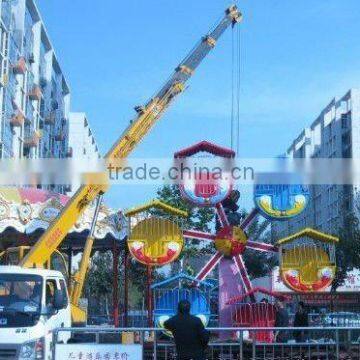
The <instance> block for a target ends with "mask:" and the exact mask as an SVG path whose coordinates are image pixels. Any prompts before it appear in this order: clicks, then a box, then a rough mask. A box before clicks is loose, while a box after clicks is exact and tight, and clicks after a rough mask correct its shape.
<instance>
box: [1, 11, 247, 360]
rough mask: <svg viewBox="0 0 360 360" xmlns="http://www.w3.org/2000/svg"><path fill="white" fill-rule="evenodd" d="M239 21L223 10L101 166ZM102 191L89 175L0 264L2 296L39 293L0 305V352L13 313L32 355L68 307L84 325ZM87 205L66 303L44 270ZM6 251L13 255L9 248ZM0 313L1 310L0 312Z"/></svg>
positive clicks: (60, 283)
mask: <svg viewBox="0 0 360 360" xmlns="http://www.w3.org/2000/svg"><path fill="white" fill-rule="evenodd" d="M241 19H242V14H241V13H240V12H239V10H238V9H237V7H236V6H235V5H232V6H230V7H229V8H227V9H226V11H225V15H224V17H223V18H222V19H221V21H220V22H219V23H218V24H217V25H216V26H215V28H214V29H213V30H211V31H210V32H209V33H208V34H207V35H206V36H204V37H202V39H201V41H200V42H199V43H198V44H197V45H196V46H195V48H194V49H193V50H192V51H191V52H190V53H189V54H188V55H187V56H186V57H185V58H184V60H183V61H181V63H180V64H179V66H178V67H176V69H175V71H174V73H173V74H172V75H171V77H170V79H169V80H168V81H167V82H166V83H165V85H164V86H163V87H162V88H161V89H160V90H159V91H158V92H157V93H156V94H155V96H153V97H152V98H151V99H150V100H149V101H148V102H147V103H146V104H145V105H143V106H137V107H135V110H136V112H137V117H136V118H135V119H134V120H132V121H131V122H130V124H129V126H128V127H127V129H126V130H125V131H124V132H123V134H122V135H121V136H120V138H119V139H118V140H117V141H116V142H115V144H114V145H113V146H112V147H111V149H110V150H109V151H108V152H107V154H106V155H105V161H106V163H107V164H111V163H116V162H117V161H121V159H124V158H126V157H127V156H128V155H129V154H130V153H131V151H132V150H133V149H134V148H135V146H136V145H137V144H138V143H139V142H140V141H141V140H142V138H143V137H144V136H145V135H146V134H147V133H148V132H149V131H150V129H151V128H152V126H153V125H154V124H155V123H156V121H157V120H158V119H159V118H160V117H161V116H162V115H163V114H164V112H165V111H166V109H167V108H168V107H169V106H170V104H171V103H172V102H173V101H174V99H175V98H176V97H177V95H179V94H181V93H182V92H183V91H184V90H185V84H186V82H187V81H188V80H189V79H190V77H191V76H192V75H193V73H194V71H195V70H196V68H197V67H198V66H199V64H200V63H201V62H202V60H203V59H204V58H205V57H206V56H207V55H208V53H209V52H210V51H211V50H212V49H213V48H214V47H215V45H216V42H217V40H218V39H219V38H220V36H221V35H222V34H223V33H224V31H225V30H226V29H227V28H228V27H229V26H231V25H235V24H236V23H238V22H240V21H241ZM108 188H109V184H108V182H107V181H106V174H89V176H88V178H87V181H86V182H85V184H84V185H82V186H80V188H79V189H78V191H77V192H76V193H75V195H74V196H73V197H72V198H71V199H70V200H69V201H68V203H67V204H66V206H65V207H64V208H63V209H62V211H61V212H60V214H59V215H58V216H57V218H56V219H55V220H54V221H53V223H52V224H51V225H50V226H49V228H48V229H47V230H46V231H45V233H44V234H43V235H42V236H41V237H40V238H39V240H38V241H37V242H36V243H35V245H34V246H33V247H31V248H29V249H27V251H24V248H22V249H20V250H19V252H18V259H19V264H18V266H12V265H7V266H0V287H1V286H2V284H5V283H6V284H7V285H8V286H7V287H6V289H5V290H3V293H5V294H6V293H7V292H11V291H13V290H14V288H15V285H16V284H17V285H19V284H20V285H21V286H22V287H23V288H24V287H25V288H26V286H25V285H26V284H28V283H32V284H33V288H34V289H35V287H37V286H38V285H40V286H42V287H43V289H42V290H41V291H40V300H39V303H38V304H37V305H36V304H33V303H32V302H31V304H27V305H26V306H25V307H24V308H22V309H20V310H16V309H15V310H14V309H12V308H11V306H4V307H1V304H0V349H1V347H2V346H1V345H2V344H3V343H5V344H6V343H7V342H8V341H9V338H11V341H15V338H16V334H15V327H16V328H18V327H19V326H20V325H12V323H14V319H15V317H16V316H15V315H16V314H18V315H19V314H21V316H23V315H24V314H25V320H26V324H27V325H25V326H26V327H29V328H30V326H32V327H33V328H32V329H31V333H32V335H31V337H30V338H26V339H27V341H28V342H27V343H26V344H27V345H26V346H27V349H29V348H31V346H33V350H34V351H37V350H36V349H37V347H39V349H40V350H41V351H43V352H44V353H47V351H48V350H47V348H48V346H47V342H48V340H47V339H46V336H45V338H44V334H48V333H49V331H51V328H54V327H58V326H69V325H70V304H71V318H72V322H73V323H80V322H84V321H85V317H86V316H85V313H84V312H83V310H82V309H80V307H79V306H78V303H79V299H80V296H81V292H82V288H83V285H84V281H85V276H86V272H87V269H88V264H89V260H90V255H91V250H92V245H93V241H94V230H95V225H96V220H97V215H98V213H99V208H100V204H101V201H102V197H103V194H104V193H105V192H106V191H107V190H108ZM93 201H96V207H95V213H94V217H93V221H92V224H91V229H90V233H89V236H88V238H87V240H86V243H85V246H84V252H83V255H82V259H81V262H80V266H79V270H78V272H77V273H76V274H75V276H74V279H73V285H72V286H71V289H70V291H69V293H70V303H69V301H68V299H67V291H66V288H65V286H66V285H65V284H66V282H65V279H64V276H63V275H62V274H61V273H60V272H58V271H54V270H49V269H46V267H47V265H46V264H49V263H50V261H49V260H50V259H51V257H52V256H54V254H58V250H57V248H58V247H59V245H60V244H61V242H62V241H63V240H64V238H65V237H66V235H67V234H68V232H69V230H70V229H71V228H72V226H73V225H74V224H75V222H76V220H77V219H78V218H79V216H80V215H81V214H82V213H83V211H84V209H85V207H86V206H88V205H89V204H90V203H92V202H93ZM11 251H14V249H12V250H11ZM15 251H16V250H15ZM6 255H7V254H6V252H5V253H4V254H3V255H2V256H3V258H4V259H6V258H9V256H6ZM27 279H28V280H27ZM49 281H50V287H51V286H53V290H52V294H53V300H54V301H53V308H54V309H55V310H56V311H55V312H53V313H51V314H50V316H49V314H48V315H46V314H42V312H41V310H40V309H42V308H46V306H47V304H46V297H47V294H46V292H47V291H48V290H49V292H50V293H51V289H49V288H48V286H47V285H49ZM51 281H52V283H51ZM51 284H52V285H51ZM21 286H20V287H21ZM34 289H33V290H34ZM0 294H1V289H0ZM29 301H30V300H29ZM31 301H32V300H31ZM1 309H2V310H3V311H1ZM10 309H11V310H10ZM26 309H28V310H26ZM26 313H29V314H30V315H29V314H28V315H29V316H27V315H26ZM5 315H6V317H5ZM19 316H20V315H19ZM41 317H44V319H43V320H42V321H39V319H40V318H41ZM56 317H57V318H58V320H57V321H55V320H54V318H56ZM1 321H3V322H4V323H6V327H7V329H6V330H7V333H6V334H5V333H4V334H3V333H2V332H3V330H4V329H2V326H1V324H2V323H1ZM11 327H12V328H13V330H14V331H13V335H14V337H15V338H12V335H10V334H9V328H11ZM29 330H30V329H29ZM36 334H37V335H36ZM41 334H42V335H41ZM28 335H29V334H28ZM39 338H41V339H42V340H41V341H42V345H41V344H40V342H39V341H38V340H39ZM34 339H35V340H34ZM49 341H50V340H49ZM23 342H24V336H22V337H19V343H23ZM29 344H30V345H29ZM39 344H40V345H39ZM24 346H25V345H23V344H21V346H20V345H19V349H20V350H19V351H20V352H21V351H22V348H23V347H24ZM0 355H1V354H0ZM35 355H36V354H35ZM34 358H35V357H34ZM36 358H38V357H36ZM39 358H41V357H39Z"/></svg>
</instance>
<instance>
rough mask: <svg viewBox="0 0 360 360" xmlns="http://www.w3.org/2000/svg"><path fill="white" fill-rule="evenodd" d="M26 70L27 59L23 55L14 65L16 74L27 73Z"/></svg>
mask: <svg viewBox="0 0 360 360" xmlns="http://www.w3.org/2000/svg"><path fill="white" fill-rule="evenodd" d="M25 71H26V60H25V58H24V57H23V56H21V57H20V58H19V60H18V61H17V63H16V64H15V65H13V72H14V74H25Z"/></svg>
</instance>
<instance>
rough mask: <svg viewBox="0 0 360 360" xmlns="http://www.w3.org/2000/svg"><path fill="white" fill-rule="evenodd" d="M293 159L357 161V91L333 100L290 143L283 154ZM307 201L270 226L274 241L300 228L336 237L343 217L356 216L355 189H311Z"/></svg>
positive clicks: (359, 145)
mask: <svg viewBox="0 0 360 360" xmlns="http://www.w3.org/2000/svg"><path fill="white" fill-rule="evenodd" d="M287 155H288V156H289V157H293V158H356V159H359V158H360V90H357V89H351V90H349V91H348V92H347V93H346V94H345V95H344V96H343V97H342V98H340V99H333V100H332V101H331V102H330V103H329V104H328V105H327V106H326V107H325V108H324V109H323V110H322V111H321V113H320V115H319V116H318V117H317V119H316V120H315V121H314V122H313V123H312V124H311V126H310V127H309V128H306V129H304V130H303V131H302V133H301V134H300V135H299V136H298V137H297V138H296V139H295V140H294V141H293V143H292V145H291V146H290V147H289V149H288V150H287ZM310 193H311V200H310V203H309V205H308V207H307V208H306V210H305V211H304V212H303V213H302V214H300V215H299V216H297V217H295V218H293V219H291V220H288V221H284V222H274V223H273V224H272V232H273V237H274V238H281V237H284V236H287V235H290V234H292V233H294V232H296V231H298V230H301V229H302V228H304V227H312V228H315V229H318V230H321V231H324V232H327V233H330V234H331V233H333V234H337V233H338V229H339V227H341V226H342V225H343V222H344V219H345V217H346V216H347V215H348V214H350V213H354V214H355V215H357V216H358V215H359V205H360V203H359V196H358V189H357V187H356V186H350V185H312V186H310Z"/></svg>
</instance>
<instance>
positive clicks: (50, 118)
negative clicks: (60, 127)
mask: <svg viewBox="0 0 360 360" xmlns="http://www.w3.org/2000/svg"><path fill="white" fill-rule="evenodd" d="M55 119H56V116H55V112H54V111H50V112H49V113H48V114H47V115H46V117H45V124H46V125H54V124H55Z"/></svg>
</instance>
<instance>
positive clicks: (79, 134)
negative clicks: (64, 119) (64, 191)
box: [68, 112, 101, 195]
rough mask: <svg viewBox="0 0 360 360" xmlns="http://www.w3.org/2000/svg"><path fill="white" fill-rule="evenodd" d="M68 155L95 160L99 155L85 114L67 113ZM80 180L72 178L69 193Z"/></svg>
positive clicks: (75, 158)
mask: <svg viewBox="0 0 360 360" xmlns="http://www.w3.org/2000/svg"><path fill="white" fill-rule="evenodd" d="M69 120H70V121H69V142H68V144H69V151H68V152H69V157H71V158H73V159H74V161H77V160H97V159H99V158H100V157H101V155H100V152H99V148H98V145H97V143H96V140H95V137H94V135H93V132H92V130H91V128H90V125H89V122H88V119H87V117H86V114H85V113H83V112H71V113H70V114H69ZM79 185H80V182H79V181H77V180H74V181H73V183H72V185H71V191H70V192H69V193H68V194H69V195H71V194H74V193H75V191H76V190H77V188H78V187H79Z"/></svg>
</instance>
